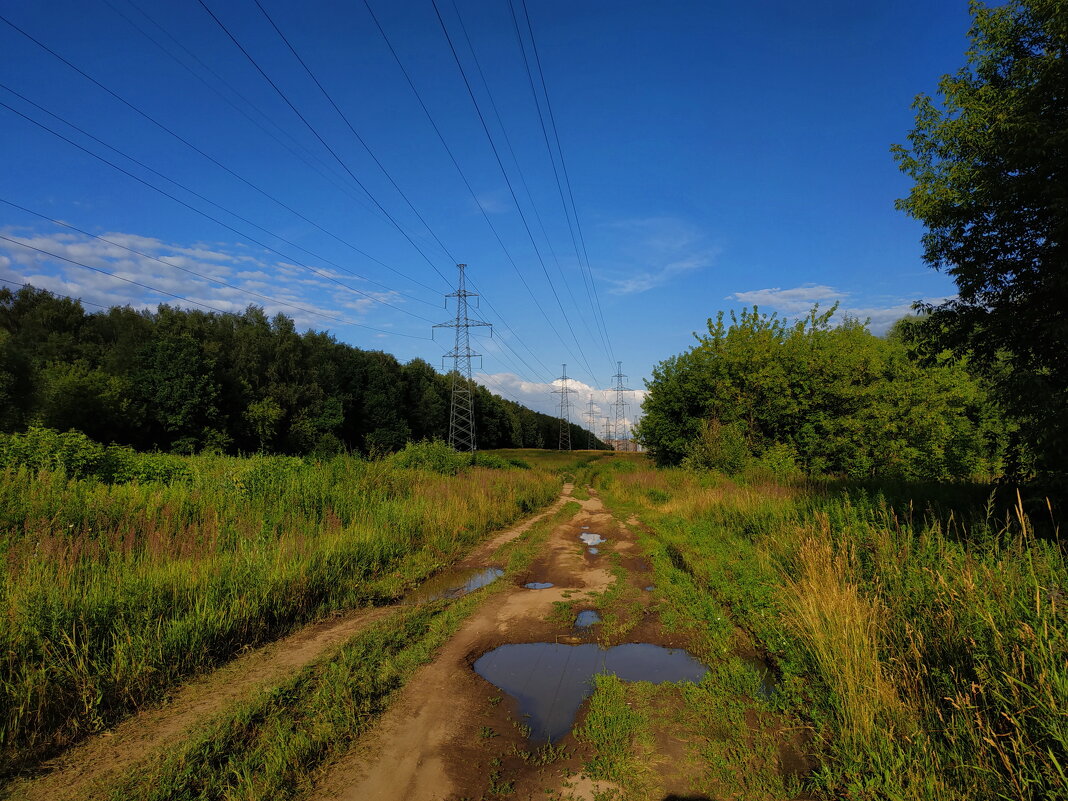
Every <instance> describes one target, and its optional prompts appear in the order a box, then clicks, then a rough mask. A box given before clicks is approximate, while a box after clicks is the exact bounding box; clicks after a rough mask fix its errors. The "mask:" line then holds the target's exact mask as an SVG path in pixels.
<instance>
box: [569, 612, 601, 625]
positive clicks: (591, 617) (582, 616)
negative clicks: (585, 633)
mask: <svg viewBox="0 0 1068 801" xmlns="http://www.w3.org/2000/svg"><path fill="white" fill-rule="evenodd" d="M600 622H601V616H600V615H599V614H597V612H596V610H594V609H584V610H582V611H581V612H579V613H578V615H577V616H576V617H575V628H577V629H588V628H589V627H590V626H593V625H595V624H597V623H600Z"/></svg>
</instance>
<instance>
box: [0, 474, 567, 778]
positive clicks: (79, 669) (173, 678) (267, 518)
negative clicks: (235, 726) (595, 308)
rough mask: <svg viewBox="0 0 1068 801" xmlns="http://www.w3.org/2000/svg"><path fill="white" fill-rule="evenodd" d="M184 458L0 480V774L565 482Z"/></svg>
mask: <svg viewBox="0 0 1068 801" xmlns="http://www.w3.org/2000/svg"><path fill="white" fill-rule="evenodd" d="M174 458H178V457H174ZM181 461H182V462H183V464H182V470H180V471H174V476H172V478H171V480H166V481H164V480H159V481H155V480H147V481H126V482H119V481H114V482H107V481H103V480H100V479H99V478H95V477H92V476H89V477H86V478H70V477H68V476H67V475H66V474H65V472H64V471H63V470H62V469H60V470H57V471H53V470H49V469H43V470H40V471H37V470H33V469H30V468H28V467H25V466H23V467H16V468H10V467H9V468H6V469H4V470H3V471H2V472H0V555H2V556H3V558H4V570H5V573H4V581H3V583H2V585H0V610H2V616H0V774H2V773H4V772H8V771H10V770H12V769H14V768H17V767H19V766H21V765H25V764H28V763H31V762H32V761H34V760H36V759H39V758H40V757H41V756H43V755H45V754H47V753H49V752H50V751H54V750H55V749H57V748H59V747H62V746H63V745H65V744H67V743H70V742H72V741H73V740H75V739H77V738H78V737H80V736H82V735H84V734H87V733H90V732H93V731H99V730H101V729H104V728H107V727H108V726H110V725H113V724H114V723H115V722H117V721H118V720H119V719H121V718H122V717H123V716H125V715H127V714H129V713H130V712H132V711H133V710H135V709H137V708H139V707H141V706H143V705H145V704H149V703H153V702H155V701H156V700H158V699H159V698H161V697H162V696H163V694H164V693H165V692H166V691H167V690H168V688H170V687H172V686H174V685H175V684H176V683H177V682H179V681H181V680H182V679H184V678H185V677H188V676H190V675H193V674H196V673H198V672H202V671H205V670H209V669H211V668H213V667H215V666H217V665H219V664H221V663H222V662H225V661H226V660H228V659H229V658H231V657H232V656H233V655H234V654H235V653H237V652H238V651H239V650H241V649H242V648H245V647H247V646H250V645H256V644H259V643H262V642H265V641H268V640H270V639H273V638H275V637H278V636H280V635H281V634H284V633H286V632H288V631H290V630H292V629H293V627H295V626H297V625H300V624H303V623H305V622H308V621H311V620H314V619H317V618H319V617H321V616H323V615H325V614H328V613H330V612H332V611H334V610H338V609H345V608H351V607H356V606H364V605H376V604H382V603H386V602H389V601H391V600H393V599H395V598H397V597H399V596H400V595H401V594H402V593H403V592H404V591H405V589H406V588H408V587H410V586H411V585H412V584H414V583H415V582H417V581H419V580H421V579H422V578H424V577H426V576H427V575H429V574H430V573H432V572H434V571H435V570H438V569H440V568H441V567H442V566H444V565H446V564H448V563H450V562H451V561H454V560H455V559H456V558H457V557H458V556H459V555H461V554H462V553H463V552H465V551H466V550H467V549H469V548H470V547H471V546H472V545H474V544H475V543H477V542H478V541H480V540H481V539H482V538H483V537H484V536H485V535H486V534H487V533H488V532H490V531H492V530H494V529H498V528H500V527H502V526H505V525H507V524H508V523H510V522H512V521H514V520H515V519H517V518H518V517H521V516H523V515H526V514H528V513H530V512H531V511H533V510H534V509H537V508H538V507H540V506H543V505H545V504H546V503H548V502H549V501H551V500H552V499H553V498H554V497H555V496H556V494H557V493H558V490H559V478H558V477H557V475H555V474H554V472H553V471H549V470H547V469H545V468H538V469H531V470H526V469H507V470H496V469H485V468H477V467H476V468H469V469H467V470H465V471H463V472H462V473H460V474H459V475H455V476H442V475H439V474H437V473H434V472H427V471H423V470H413V469H407V468H403V467H400V466H397V465H395V464H391V463H389V462H365V461H361V460H358V459H355V458H349V457H339V458H337V459H333V460H330V461H326V462H305V461H302V460H299V459H291V458H282V457H254V458H249V459H238V458H228V457H211V456H200V457H182V459H181Z"/></svg>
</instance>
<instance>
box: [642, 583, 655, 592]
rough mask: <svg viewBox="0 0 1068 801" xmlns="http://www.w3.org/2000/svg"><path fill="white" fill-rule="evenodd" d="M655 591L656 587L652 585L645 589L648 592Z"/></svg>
mask: <svg viewBox="0 0 1068 801" xmlns="http://www.w3.org/2000/svg"><path fill="white" fill-rule="evenodd" d="M655 589H656V587H655V586H654V585H652V584H650V585H649V586H648V587H646V588H645V591H646V592H652V591H653V590H655Z"/></svg>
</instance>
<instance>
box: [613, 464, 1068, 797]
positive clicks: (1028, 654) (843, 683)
mask: <svg viewBox="0 0 1068 801" xmlns="http://www.w3.org/2000/svg"><path fill="white" fill-rule="evenodd" d="M596 483H597V486H598V487H599V488H600V489H601V490H602V492H603V493H604V494H605V495H606V497H608V498H609V500H610V501H611V502H612V503H613V504H615V505H618V506H619V507H620V508H622V509H625V510H629V511H632V512H634V513H636V514H638V516H639V517H640V518H641V519H642V520H643V521H644V522H646V523H647V524H648V525H649V527H650V529H651V530H652V531H653V532H655V533H652V534H649V535H647V537H646V538H645V541H644V543H643V544H644V545H645V547H646V549H647V552H648V553H649V555H650V558H651V561H652V563H653V566H654V572H655V575H656V585H657V590H658V592H659V593H661V594H662V595H663V597H664V599H665V604H664V607H663V608H662V610H661V616H662V619H663V620H664V622H665V624H667V625H669V626H676V627H680V628H684V629H688V630H689V632H690V634H691V639H692V641H693V642H694V643H695V648H696V650H698V651H699V652H700V655H701V656H702V657H703V658H705V659H715V658H717V657H718V658H720V659H727V660H728V661H727V662H726V663H725V664H728V665H729V664H730V660H731V657H730V655H731V654H736V653H744V652H747V651H758V652H761V653H765V654H767V655H768V656H769V658H770V659H771V660H772V661H773V662H774V664H775V668H776V672H777V674H778V675H779V676H780V678H781V682H780V684H779V687H778V689H777V690H776V691H775V693H774V695H773V696H772V697H771V698H770V699H768V701H767V702H766V703H765V702H764V701H762V700H761V699H758V698H753V699H751V701H752V703H751V704H750V706H749V708H750V709H752V710H755V712H757V713H758V715H757V717H758V719H759V718H760V713H761V709H760V706H761V705H762V704H763V705H764V706H766V707H767V711H768V713H775V714H780V715H781V714H787V713H790V714H794V715H803V716H804V717H805V718H806V719H807V721H808V725H809V727H810V728H811V730H812V731H813V733H814V738H813V740H812V745H811V748H812V749H813V750H814V751H815V752H816V755H817V756H818V758H819V761H820V763H821V767H820V768H819V769H818V770H817V771H816V772H815V773H814V774H811V775H810V776H809V777H808V780H807V787H806V789H807V791H808V792H810V793H815V794H819V795H828V796H833V797H844V798H851V799H942V798H946V799H976V801H978V800H979V799H993V798H1019V799H1038V798H1068V779H1066V776H1065V773H1066V765H1068V711H1066V710H1068V616H1066V607H1065V603H1064V597H1063V592H1064V590H1063V588H1064V587H1065V586H1068V567H1066V563H1065V556H1064V552H1063V550H1062V548H1061V546H1060V545H1059V544H1058V542H1057V541H1056V538H1055V535H1054V537H1053V538H1052V539H1050V538H1040V537H1037V536H1035V533H1034V531H1033V529H1032V527H1031V524H1030V521H1029V520H1028V518H1027V516H1026V515H1025V514H1024V513H1023V511H1022V510H1016V511H1011V512H1009V514H1008V515H1007V516H1004V515H1000V514H994V513H993V512H992V509H991V507H990V506H989V505H988V506H986V507H984V506H982V505H981V504H980V505H979V506H978V508H977V507H976V505H974V504H972V505H971V506H969V505H960V504H957V505H956V508H952V505H951V504H950V503H949V501H952V500H953V498H952V495H953V494H954V490H953V488H951V487H950V488H933V489H932V488H925V489H923V492H924V493H925V494H926V495H927V496H928V497H932V498H936V499H940V500H941V503H940V504H939V505H934V504H932V505H931V506H929V507H928V509H927V510H926V511H925V512H917V511H915V509H914V508H909V507H908V506H907V505H906V506H905V507H904V508H902V510H901V512H900V513H898V512H895V511H894V510H893V509H892V508H891V507H890V506H889V505H888V503H887V502H886V500H885V499H884V498H883V497H882V496H880V495H879V494H878V493H876V492H873V491H872V489H871V488H870V487H866V488H856V487H849V486H848V485H841V484H839V485H832V484H828V483H823V484H815V483H813V484H803V483H799V484H795V485H783V484H779V483H776V482H773V481H768V480H750V481H748V482H746V481H737V482H735V481H730V480H727V479H726V478H723V477H717V476H714V475H707V474H706V475H697V474H693V473H687V472H684V471H658V470H653V469H651V468H649V467H647V466H645V465H643V464H642V463H641V462H639V461H638V460H632V461H629V462H623V461H619V460H616V461H614V462H613V463H611V464H610V465H607V466H605V469H603V470H602V471H601V472H600V475H599V476H598V477H597V479H596ZM917 494H920V493H919V492H918V493H917ZM899 497H900V494H899ZM950 509H952V511H950ZM738 675H739V676H740V675H741V674H738ZM709 681H711V683H710V684H709ZM731 681H732V680H731V679H730V676H729V672H728V675H727V676H726V677H724V678H723V680H722V681H720V680H714V681H712V680H706V682H705V683H703V684H702V685H700V686H699V688H698V689H701V688H704V687H705V685H706V684H709V686H710V687H713V688H716V687H720V688H729V686H730V684H731ZM702 691H703V690H702ZM716 692H719V691H718V690H717V691H716ZM715 694H716V693H712V696H715ZM739 694H741V695H744V694H745V693H744V692H743V691H739ZM717 703H719V701H716V702H715V703H713V702H709V703H705V702H700V703H698V701H697V700H696V699H694V698H688V699H687V703H686V704H685V709H687V710H689V711H690V712H691V713H696V711H697V710H699V709H700V708H702V707H707V708H709V709H712V708H714V707H715V706H716V704H717ZM754 704H755V706H754ZM732 714H735V713H732V712H730V707H729V706H728V707H726V708H725V709H724V710H723V711H721V712H719V713H717V715H716V716H715V717H714V718H711V719H710V721H709V726H708V727H707V728H706V732H714V731H715V728H714V726H713V723H714V722H715V721H719V722H720V724H725V725H726V726H727V727H728V728H729V727H730V726H732V725H734V723H735V722H736V721H732V718H731V715H732ZM767 720H769V721H771V718H767ZM769 725H770V724H769ZM745 728H746V729H747V730H748V734H747V735H746V736H749V737H752V736H753V733H754V732H759V731H760V729H761V725H759V724H758V725H757V726H755V727H754V726H753V725H752V723H751V722H750V723H749V724H747V726H746V727H745ZM715 739H716V738H715V737H714V736H706V738H705V740H704V742H703V743H702V744H701V746H700V748H702V749H705V756H704V757H702V759H703V760H704V762H705V763H706V764H707V765H709V766H712V767H714V766H715V764H716V763H717V762H724V763H729V762H730V761H732V760H736V759H737V758H738V755H737V754H734V755H732V753H731V751H730V749H729V748H726V749H724V748H717V746H716V743H715ZM722 743H723V744H725V743H728V740H727V739H724V740H723V741H722ZM755 744H756V743H755V741H754V742H753V745H755ZM717 750H718V753H719V754H720V756H717V755H716V754H717ZM760 761H765V762H766V761H767V760H758V762H760ZM767 776H768V781H769V782H770V781H771V780H772V779H773V777H772V775H771V772H768V773H767ZM782 781H783V782H784V783H785V784H784V786H783V788H782V789H783V790H784V791H787V790H788V787H787V786H786V784H788V783H789V781H792V780H788V777H783V779H782ZM766 789H768V790H769V791H770V789H771V785H770V784H768V785H767V786H766ZM713 790H714V791H715V792H716V793H718V794H722V795H724V796H725V797H730V796H731V795H733V796H734V797H760V794H759V793H757V792H755V791H754V790H753V789H751V788H744V789H742V788H730V787H725V786H721V787H718V788H716V787H714V783H710V784H709V786H708V788H707V789H706V792H709V793H712V792H713ZM718 794H717V795H716V797H719V795H718Z"/></svg>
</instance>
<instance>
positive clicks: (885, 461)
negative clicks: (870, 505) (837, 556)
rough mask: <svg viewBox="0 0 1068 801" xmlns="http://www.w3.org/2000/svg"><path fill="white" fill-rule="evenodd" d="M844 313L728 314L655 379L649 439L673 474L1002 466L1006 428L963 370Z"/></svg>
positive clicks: (646, 428) (642, 435)
mask: <svg viewBox="0 0 1068 801" xmlns="http://www.w3.org/2000/svg"><path fill="white" fill-rule="evenodd" d="M833 312H834V309H831V310H828V311H825V312H820V311H819V310H818V309H814V310H813V311H812V313H811V314H810V315H809V316H808V317H807V318H805V319H802V320H799V321H797V322H795V323H788V322H786V321H785V320H783V319H781V318H779V317H777V316H776V315H774V314H772V315H770V316H769V315H766V314H762V313H760V311H759V310H758V309H756V308H753V309H752V310H751V311H750V310H748V309H746V310H743V311H742V312H741V314H738V315H736V314H735V313H733V312H732V313H731V315H730V322H729V324H728V322H727V321H726V319H725V315H724V314H723V313H722V312H720V314H719V315H718V316H717V317H716V318H715V319H714V320H713V319H710V320H709V321H708V333H707V334H706V335H701V336H698V337H697V340H698V343H697V345H695V346H694V347H692V348H690V349H689V350H688V351H686V352H684V353H682V354H680V355H678V356H673V357H672V358H670V359H667V360H665V361H663V362H661V363H660V364H659V365H658V366H657V367H656V368H655V369H654V371H653V378H652V380H651V381H650V382H648V389H649V393H648V395H647V396H646V399H645V403H644V405H643V409H644V412H645V415H644V417H643V418H642V421H641V423H640V424H639V426H638V437H639V439H640V441H641V442H642V443H643V444H644V445H645V446H646V447H647V448H648V449H649V450H650V451H651V452H652V454H653V456H654V457H655V458H656V460H657V462H658V463H660V464H664V465H670V464H680V463H683V462H684V461H686V460H688V461H689V463H690V464H695V465H696V466H699V467H716V468H719V469H723V470H727V471H732V470H737V469H740V468H741V467H743V466H744V465H745V463H746V462H747V460H751V459H755V460H758V461H762V462H763V463H764V464H765V466H768V467H770V468H772V469H774V470H781V469H789V467H790V466H792V465H796V466H797V467H798V468H801V469H804V470H806V471H809V472H814V473H840V474H848V475H850V476H854V477H858V478H863V477H871V476H884V477H894V478H904V479H918V478H931V479H945V478H954V477H966V476H970V475H973V474H976V473H989V472H990V471H992V470H995V469H997V459H998V450H997V444H996V443H997V442H998V441H999V440H1000V435H1001V429H1000V423H999V421H998V418H997V416H996V414H995V413H994V412H993V410H992V409H991V408H990V404H989V403H988V402H987V400H986V398H985V395H984V393H983V392H982V390H981V388H980V386H979V384H978V383H977V382H976V380H975V379H974V378H972V377H971V376H970V375H969V374H968V372H967V371H966V370H965V369H964V367H963V366H962V365H960V364H959V363H955V362H947V363H945V364H942V365H932V366H925V365H921V364H920V363H918V362H917V361H916V360H915V359H914V358H912V356H911V354H910V350H909V347H908V346H907V344H906V342H905V341H904V339H903V337H902V336H900V334H899V333H898V332H894V334H893V335H892V336H888V337H885V338H884V337H877V336H875V335H873V334H872V333H870V332H869V331H868V330H867V328H866V327H865V326H864V325H863V324H861V323H860V322H859V321H857V320H853V319H846V320H844V321H842V322H841V323H838V324H837V325H832V323H831V317H832V314H833Z"/></svg>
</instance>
